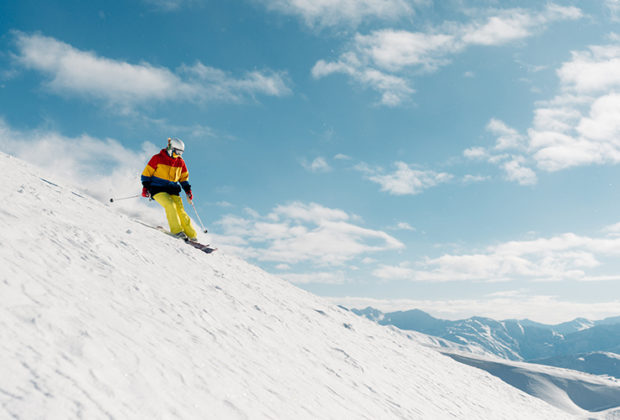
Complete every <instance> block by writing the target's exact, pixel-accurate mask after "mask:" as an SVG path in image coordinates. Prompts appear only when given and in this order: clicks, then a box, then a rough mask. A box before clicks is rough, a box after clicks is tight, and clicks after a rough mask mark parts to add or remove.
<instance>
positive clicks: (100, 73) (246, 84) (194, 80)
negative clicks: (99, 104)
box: [15, 32, 290, 111]
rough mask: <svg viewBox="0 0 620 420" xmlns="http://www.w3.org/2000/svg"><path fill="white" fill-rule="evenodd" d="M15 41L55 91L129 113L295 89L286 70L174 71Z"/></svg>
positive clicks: (49, 42) (21, 37)
mask: <svg viewBox="0 0 620 420" xmlns="http://www.w3.org/2000/svg"><path fill="white" fill-rule="evenodd" d="M15 39H16V45H17V49H18V52H17V54H16V55H15V60H16V62H17V63H19V64H20V65H21V66H23V67H25V68H28V69H32V70H35V71H39V72H41V73H43V74H45V75H46V76H47V77H48V81H47V83H46V86H47V87H48V88H49V89H50V90H51V91H53V92H55V93H58V94H62V95H77V96H83V97H89V98H95V99H98V100H102V101H104V102H106V103H108V104H110V105H114V106H121V107H124V108H125V109H124V111H127V108H131V107H132V106H135V105H137V104H141V103H147V102H152V101H155V102H157V101H163V100H171V101H198V102H200V101H208V100H214V99H217V100H225V101H240V100H242V99H243V98H245V97H247V96H250V97H251V96H253V95H257V94H261V95H271V96H282V95H286V94H289V93H290V89H289V88H288V87H287V82H286V74H284V73H276V72H272V71H265V72H257V71H253V72H249V73H247V74H246V75H245V76H244V77H241V78H234V77H233V76H231V75H230V74H229V73H226V72H224V71H222V70H218V69H214V68H211V67H207V66H205V65H203V64H202V63H200V62H198V63H196V64H194V65H193V66H186V65H183V66H181V67H180V68H179V70H178V71H177V72H173V71H171V70H170V69H167V68H165V67H155V66H152V65H150V64H148V63H139V64H131V63H128V62H124V61H120V60H113V59H109V58H105V57H100V56H98V55H97V54H96V53H94V52H91V51H82V50H78V49H76V48H74V47H72V46H71V45H69V44H66V43H64V42H61V41H58V40H56V39H54V38H51V37H46V36H42V35H38V34H34V35H33V34H26V33H22V32H16V36H15Z"/></svg>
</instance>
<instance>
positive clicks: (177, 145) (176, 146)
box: [166, 137, 185, 157]
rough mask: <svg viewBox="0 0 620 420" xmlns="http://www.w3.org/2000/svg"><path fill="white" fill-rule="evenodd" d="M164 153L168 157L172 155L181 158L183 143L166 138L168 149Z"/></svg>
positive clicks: (174, 138)
mask: <svg viewBox="0 0 620 420" xmlns="http://www.w3.org/2000/svg"><path fill="white" fill-rule="evenodd" d="M166 151H167V152H168V156H170V157H172V156H173V155H174V154H176V155H177V156H181V155H182V154H183V152H184V151H185V143H183V141H182V140H181V139H178V138H176V137H168V147H167V148H166Z"/></svg>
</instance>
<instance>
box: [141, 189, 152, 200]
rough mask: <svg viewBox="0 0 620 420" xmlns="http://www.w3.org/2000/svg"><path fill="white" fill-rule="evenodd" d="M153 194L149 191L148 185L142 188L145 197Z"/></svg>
mask: <svg viewBox="0 0 620 420" xmlns="http://www.w3.org/2000/svg"><path fill="white" fill-rule="evenodd" d="M150 196H151V194H150V193H149V190H147V189H146V187H143V188H142V197H145V198H149V197H150Z"/></svg>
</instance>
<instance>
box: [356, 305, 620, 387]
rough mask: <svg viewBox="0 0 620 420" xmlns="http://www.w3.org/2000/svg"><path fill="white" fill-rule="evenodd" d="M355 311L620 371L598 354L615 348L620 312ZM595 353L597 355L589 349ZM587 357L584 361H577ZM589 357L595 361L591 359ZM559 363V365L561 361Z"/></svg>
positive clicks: (509, 354)
mask: <svg viewBox="0 0 620 420" xmlns="http://www.w3.org/2000/svg"><path fill="white" fill-rule="evenodd" d="M352 311H353V312H354V313H356V314H358V315H360V316H364V317H366V318H369V319H371V320H375V321H376V322H378V323H379V324H381V325H394V326H396V327H398V328H401V329H403V330H413V331H418V332H421V333H425V334H429V335H433V336H437V337H440V338H443V339H446V340H449V341H451V342H454V343H458V344H460V345H462V346H465V347H467V346H474V347H477V348H478V349H481V350H483V351H486V352H487V353H490V354H493V355H495V356H499V357H502V358H505V359H508V360H513V361H530V362H533V363H543V361H548V363H550V365H552V366H558V367H569V366H579V369H578V370H580V371H583V372H588V373H594V374H601V370H602V366H601V365H602V364H607V365H609V366H610V370H609V371H608V372H605V373H606V374H608V375H610V376H614V377H620V376H619V375H620V372H619V371H618V370H617V369H616V368H615V361H614V358H611V359H610V360H606V361H603V360H602V356H601V355H605V354H607V353H613V354H618V353H620V317H609V318H605V319H602V320H596V321H592V320H588V319H585V318H576V319H574V320H572V321H568V322H563V323H560V324H557V325H547V324H541V323H537V322H534V321H530V320H527V319H526V320H514V319H507V320H502V321H496V320H493V319H491V318H486V317H471V318H468V319H463V320H456V321H449V320H442V319H438V318H434V317H433V316H431V315H429V314H427V313H425V312H424V311H421V310H419V309H414V310H410V311H395V312H388V313H383V312H381V311H379V310H377V309H374V308H371V307H367V308H365V309H352ZM594 354H598V356H596V357H589V355H594ZM579 358H589V359H591V360H592V363H593V364H592V366H589V365H588V363H577V361H578V360H579ZM594 360H596V361H598V363H594ZM562 363H564V365H563V364H562Z"/></svg>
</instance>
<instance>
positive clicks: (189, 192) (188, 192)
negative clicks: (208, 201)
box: [185, 190, 194, 201]
mask: <svg viewBox="0 0 620 420" xmlns="http://www.w3.org/2000/svg"><path fill="white" fill-rule="evenodd" d="M185 194H187V199H188V200H189V201H192V200H193V199H194V194H192V190H187V191H185Z"/></svg>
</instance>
